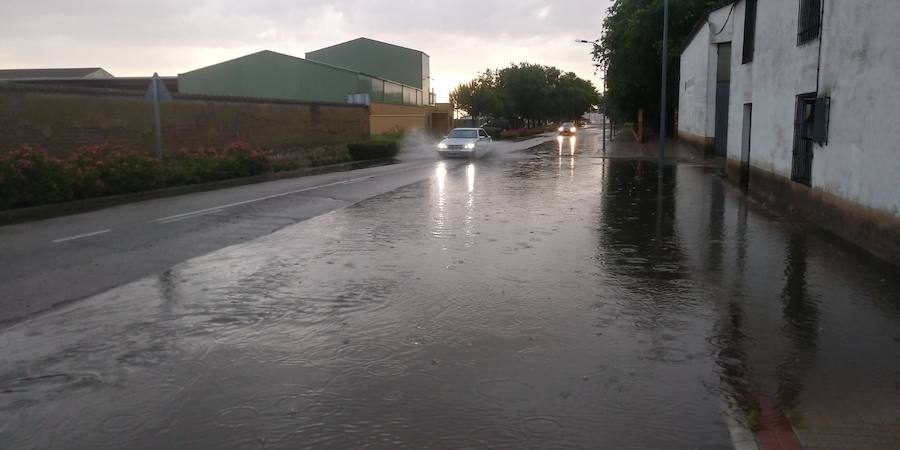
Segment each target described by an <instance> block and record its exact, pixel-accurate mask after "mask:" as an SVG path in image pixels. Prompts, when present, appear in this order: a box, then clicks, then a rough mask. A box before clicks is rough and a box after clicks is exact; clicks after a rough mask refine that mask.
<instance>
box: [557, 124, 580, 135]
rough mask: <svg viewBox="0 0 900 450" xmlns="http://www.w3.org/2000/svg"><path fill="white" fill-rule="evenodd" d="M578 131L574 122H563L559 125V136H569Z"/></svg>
mask: <svg viewBox="0 0 900 450" xmlns="http://www.w3.org/2000/svg"><path fill="white" fill-rule="evenodd" d="M576 131H578V128H576V127H575V124H574V123H572V122H565V123H563V124H562V125H561V126H560V127H559V134H560V136H571V135H573V134H575V132H576Z"/></svg>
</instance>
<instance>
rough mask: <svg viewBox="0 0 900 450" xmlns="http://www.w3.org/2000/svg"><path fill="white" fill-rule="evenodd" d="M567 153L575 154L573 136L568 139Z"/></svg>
mask: <svg viewBox="0 0 900 450" xmlns="http://www.w3.org/2000/svg"><path fill="white" fill-rule="evenodd" d="M569 153H570V154H571V155H572V156H575V136H572V138H571V139H569Z"/></svg>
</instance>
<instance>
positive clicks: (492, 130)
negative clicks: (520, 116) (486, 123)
mask: <svg viewBox="0 0 900 450" xmlns="http://www.w3.org/2000/svg"><path fill="white" fill-rule="evenodd" d="M484 131H486V132H487V134H488V136H490V137H491V138H492V139H500V136H501V135H502V134H503V128H500V127H484Z"/></svg>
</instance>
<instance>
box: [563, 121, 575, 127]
mask: <svg viewBox="0 0 900 450" xmlns="http://www.w3.org/2000/svg"><path fill="white" fill-rule="evenodd" d="M562 126H563V128H572V127H574V126H575V125H572V122H566V123H564V124H562Z"/></svg>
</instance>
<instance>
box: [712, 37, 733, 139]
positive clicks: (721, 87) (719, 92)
mask: <svg viewBox="0 0 900 450" xmlns="http://www.w3.org/2000/svg"><path fill="white" fill-rule="evenodd" d="M716 48H717V54H718V56H717V58H716V123H715V137H714V141H713V151H714V152H715V154H716V156H726V155H727V154H728V106H729V103H730V91H731V43H727V44H718V45H717V46H716Z"/></svg>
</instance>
